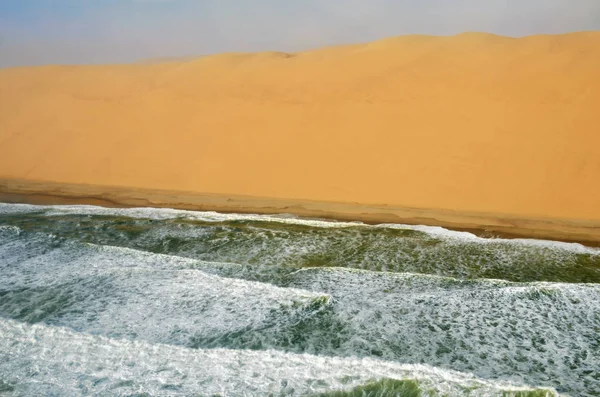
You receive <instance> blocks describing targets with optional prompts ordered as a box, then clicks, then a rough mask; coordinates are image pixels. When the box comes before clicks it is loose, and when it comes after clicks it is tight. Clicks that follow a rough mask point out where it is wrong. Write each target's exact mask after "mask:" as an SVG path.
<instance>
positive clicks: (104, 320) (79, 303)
mask: <svg viewBox="0 0 600 397" xmlns="http://www.w3.org/2000/svg"><path fill="white" fill-rule="evenodd" d="M34 241H37V240H34ZM6 252H17V253H18V252H24V253H25V254H26V255H29V253H30V252H29V250H28V249H27V246H18V243H15V244H8V245H4V246H0V258H3V257H7V258H8V255H7V254H6ZM5 254H6V255H5ZM215 265H216V264H211V263H203V262H201V261H195V260H191V259H186V258H179V257H173V256H168V255H160V254H151V253H147V252H141V251H136V250H132V249H126V248H118V247H99V246H94V245H91V244H77V243H70V244H67V245H62V246H60V247H59V248H56V249H53V250H50V251H48V252H46V253H43V254H41V255H34V256H33V257H23V256H18V255H17V257H13V258H9V259H6V260H3V261H2V263H0V269H1V270H2V271H3V277H2V278H0V288H1V289H3V290H4V291H5V292H6V291H18V292H16V293H15V295H14V296H11V295H6V296H4V297H3V298H2V301H0V311H1V312H3V313H5V314H6V315H9V316H13V317H15V316H16V317H20V316H21V317H22V316H25V319H27V320H29V321H31V320H33V319H39V318H43V319H44V321H49V322H51V323H53V324H58V325H65V326H69V327H71V328H74V329H77V330H85V331H87V332H91V333H97V334H108V335H113V336H120V337H128V338H138V339H143V340H148V341H150V342H161V343H174V344H190V343H195V342H194V341H198V340H206V339H210V338H214V339H218V337H219V336H223V335H226V334H228V333H231V332H236V331H240V330H245V329H260V328H264V327H267V326H270V327H273V328H274V329H277V327H280V326H284V325H285V324H286V323H287V322H289V321H294V322H295V321H299V320H300V319H301V318H302V317H303V316H307V315H312V314H314V313H313V312H311V311H308V312H307V311H306V309H307V307H308V306H310V305H311V304H313V303H314V302H315V299H317V298H320V299H321V300H322V301H321V302H322V303H321V305H327V304H328V302H329V297H328V296H327V295H325V294H319V293H313V292H308V291H303V290H299V289H293V288H292V289H290V288H285V289H284V288H279V287H275V286H272V285H270V284H264V283H259V282H253V281H245V280H238V279H230V278H223V277H219V276H216V275H211V274H207V273H204V272H202V271H198V270H188V269H190V268H191V267H194V268H197V269H198V268H202V267H203V266H207V267H209V266H212V267H214V266H215ZM23 289H25V291H26V292H20V291H22V290H23ZM26 307H31V308H37V309H36V310H33V311H32V312H31V313H29V314H26V315H25V314H23V310H24V308H26ZM57 307H59V308H60V310H58V309H57ZM48 308H50V309H48ZM45 311H48V313H45Z"/></svg>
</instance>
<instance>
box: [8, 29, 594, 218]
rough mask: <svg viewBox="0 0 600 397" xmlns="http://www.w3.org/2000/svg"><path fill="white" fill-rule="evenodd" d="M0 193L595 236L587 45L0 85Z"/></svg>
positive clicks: (203, 64) (229, 61)
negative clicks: (476, 221)
mask: <svg viewBox="0 0 600 397" xmlns="http://www.w3.org/2000/svg"><path fill="white" fill-rule="evenodd" d="M0 177H2V178H20V179H30V180H47V181H56V182H63V183H86V184H94V185H114V186H127V187H134V188H135V187H139V188H152V189H173V190H187V191H195V192H203V193H215V194H224V195H228V194H235V195H249V196H260V197H272V198H287V199H308V200H317V201H341V202H356V203H366V204H391V205H392V204H393V205H398V206H406V207H415V208H436V209H447V210H455V211H479V212H487V213H503V214H511V215H520V216H543V217H555V218H569V219H591V220H600V205H599V204H598V203H600V32H579V33H571V34H565V35H555V36H552V35H540V36H531V37H524V38H519V39H515V38H507V37H501V36H494V35H488V34H483V33H465V34H460V35H457V36H453V37H433V36H405V37H395V38H389V39H384V40H380V41H376V42H373V43H368V44H358V45H350V46H340V47H331V48H325V49H320V50H319V49H317V50H312V51H306V52H300V53H293V54H288V53H280V52H265V53H256V54H219V55H211V56H204V57H201V58H198V59H187V58H186V59H185V60H183V61H166V62H156V63H155V62H143V63H137V64H128V65H98V66H43V67H24V68H9V69H0Z"/></svg>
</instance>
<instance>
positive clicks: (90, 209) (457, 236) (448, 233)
mask: <svg viewBox="0 0 600 397" xmlns="http://www.w3.org/2000/svg"><path fill="white" fill-rule="evenodd" d="M28 212H45V214H46V215H48V216H58V215H82V216H87V215H104V216H124V217H130V218H138V219H155V220H166V219H178V218H181V219H187V220H197V221H203V222H227V221H260V222H278V223H285V224H295V225H304V226H310V227H316V228H346V227H357V226H360V227H364V228H394V229H405V230H415V231H420V232H423V233H426V234H428V235H430V236H434V237H437V238H443V239H449V240H455V241H467V242H476V243H499V242H501V243H509V244H515V245H526V246H537V247H544V248H553V249H559V250H565V251H571V252H576V253H588V254H596V255H600V249H598V248H592V247H586V246H584V245H582V244H578V243H566V242H560V241H550V240H538V239H502V238H483V237H478V236H476V235H474V234H472V233H468V232H460V231H453V230H449V229H445V228H442V227H438V226H426V225H402V224H380V225H366V224H364V223H362V222H337V221H325V220H311V219H302V218H296V217H292V216H290V215H289V214H284V215H282V216H278V215H256V214H221V213H218V212H213V211H206V212H204V211H188V210H177V209H171V208H105V207H98V206H91V205H50V206H38V205H28V204H3V203H0V214H15V213H28Z"/></svg>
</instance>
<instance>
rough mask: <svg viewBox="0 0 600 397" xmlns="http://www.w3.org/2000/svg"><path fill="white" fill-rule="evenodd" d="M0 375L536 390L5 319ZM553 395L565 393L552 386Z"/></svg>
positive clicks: (69, 391)
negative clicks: (383, 382)
mask: <svg viewBox="0 0 600 397" xmlns="http://www.w3.org/2000/svg"><path fill="white" fill-rule="evenodd" d="M0 374H2V375H1V377H2V380H3V383H4V384H5V385H12V387H13V388H14V392H16V393H17V394H18V395H50V394H52V395H65V396H67V395H68V396H81V395H91V394H94V395H96V394H102V395H129V394H132V393H136V394H143V393H148V394H149V395H156V396H158V395H172V396H179V395H181V396H185V395H197V394H200V395H217V394H219V395H222V396H227V397H236V396H268V395H272V394H277V395H280V393H281V395H309V394H312V393H323V392H327V391H334V390H348V389H350V388H353V387H355V386H358V385H361V384H365V383H367V382H370V381H372V380H377V379H382V378H390V379H398V380H404V379H408V380H416V381H418V382H419V383H420V384H421V387H422V388H423V389H424V390H425V391H424V393H423V395H429V392H428V391H430V392H431V393H438V394H443V395H453V396H458V395H462V394H463V393H464V394H466V393H468V395H469V396H472V397H478V396H481V397H483V396H486V397H493V396H505V395H506V394H505V393H507V392H512V393H514V392H517V391H527V390H532V389H531V388H530V387H526V386H516V385H514V384H511V383H506V382H491V381H486V380H483V379H479V378H476V377H475V376H473V375H471V374H468V373H459V372H454V371H448V370H443V369H440V368H433V367H430V366H425V365H410V364H395V363H390V362H384V361H379V360H372V359H356V358H333V357H317V356H312V355H307V354H286V353H281V352H276V351H248V350H243V351H241V350H227V349H214V350H202V349H199V350H193V349H186V348H181V347H176V346H168V345H156V344H149V343H146V342H140V341H134V342H132V341H125V340H113V339H108V338H105V337H101V336H92V335H89V334H81V333H76V332H73V331H70V330H67V329H63V328H57V327H52V326H45V325H27V324H23V323H18V322H15V321H12V320H5V319H0ZM546 391H547V394H546V395H547V396H548V397H551V396H557V395H558V394H557V393H556V392H555V391H553V390H551V389H546Z"/></svg>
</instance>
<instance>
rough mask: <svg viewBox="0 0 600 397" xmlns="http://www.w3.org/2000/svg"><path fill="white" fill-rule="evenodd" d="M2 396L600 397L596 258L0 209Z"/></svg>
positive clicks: (264, 224) (380, 236)
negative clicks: (558, 396) (559, 396)
mask: <svg viewBox="0 0 600 397" xmlns="http://www.w3.org/2000/svg"><path fill="white" fill-rule="evenodd" d="M0 395H2V396H3V395H7V396H211V397H214V396H223V397H225V396H274V397H278V396H423V397H425V396H505V397H508V396H519V397H525V396H557V395H561V396H600V250H599V249H596V248H589V247H584V246H582V245H580V244H574V243H561V242H552V241H542V240H529V239H501V238H481V237H477V236H475V235H473V234H470V233H466V232H455V231H450V230H446V229H443V228H440V227H428V226H408V225H396V224H385V225H376V226H372V225H365V224H361V223H351V222H332V221H322V220H308V219H299V218H296V217H293V216H291V215H287V216H284V215H281V216H265V215H241V214H219V213H215V212H194V211H181V210H172V209H153V208H132V209H110V208H102V207H94V206H34V205H25V204H0Z"/></svg>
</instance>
